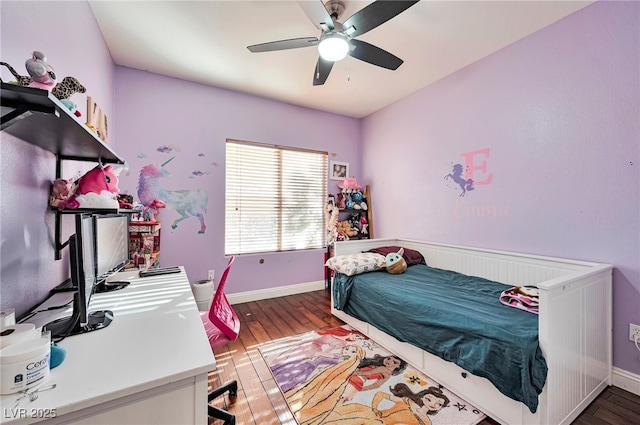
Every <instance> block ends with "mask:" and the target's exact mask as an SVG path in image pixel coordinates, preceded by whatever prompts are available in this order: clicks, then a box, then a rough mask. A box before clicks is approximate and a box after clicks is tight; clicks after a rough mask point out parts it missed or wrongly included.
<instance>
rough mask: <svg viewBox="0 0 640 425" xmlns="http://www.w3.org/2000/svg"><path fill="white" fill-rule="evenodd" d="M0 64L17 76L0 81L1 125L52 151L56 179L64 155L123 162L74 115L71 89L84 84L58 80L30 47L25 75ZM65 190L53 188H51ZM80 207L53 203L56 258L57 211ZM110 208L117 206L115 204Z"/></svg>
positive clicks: (58, 245) (71, 79) (75, 90)
mask: <svg viewBox="0 0 640 425" xmlns="http://www.w3.org/2000/svg"><path fill="white" fill-rule="evenodd" d="M0 64H1V65H3V66H5V67H7V68H8V69H9V70H10V71H11V73H12V74H13V75H14V76H15V77H16V81H14V82H11V83H5V82H4V81H0V82H1V93H0V99H1V103H2V116H1V121H0V130H2V131H5V132H7V133H8V134H11V135H12V136H14V137H16V138H18V139H21V140H23V141H25V142H26V143H29V144H32V145H35V146H38V147H40V148H42V149H44V150H47V151H49V152H51V153H53V154H54V155H55V157H56V179H60V173H61V170H62V161H66V160H72V161H88V162H98V163H100V164H101V165H102V164H124V163H125V160H124V159H123V158H122V157H120V156H119V155H118V154H117V153H115V152H114V151H113V150H112V149H111V148H110V147H109V146H108V145H106V144H105V143H104V142H103V140H101V139H100V137H98V135H97V134H96V132H94V131H92V130H91V129H90V128H89V127H88V126H87V125H86V124H85V123H83V122H82V121H81V120H80V119H79V118H78V116H79V115H81V114H79V111H77V107H76V105H75V104H74V103H73V102H72V101H70V100H69V97H70V96H71V95H72V94H74V93H84V92H85V88H84V87H83V86H82V85H81V84H80V83H79V82H78V81H77V79H76V78H74V77H65V78H64V79H62V80H61V81H60V82H58V81H57V80H56V76H55V75H56V74H55V72H53V67H52V66H51V65H50V64H48V62H47V58H46V56H45V55H44V54H43V53H42V52H39V51H34V52H33V54H32V57H31V58H29V59H28V60H27V61H26V63H25V66H26V68H27V72H28V73H29V75H28V76H27V75H20V74H18V72H17V71H16V70H15V69H13V67H11V66H10V65H9V64H7V63H6V62H0ZM56 181H58V180H56ZM60 183H61V182H58V184H60ZM65 184H66V183H65ZM54 185H55V182H54ZM65 189H66V188H65V187H52V193H53V192H54V191H55V190H62V191H64V190H65ZM83 208H84V206H82V205H79V206H75V208H74V207H72V208H70V209H64V208H55V211H56V220H55V245H56V246H55V250H56V252H55V259H56V260H59V259H60V258H61V253H60V251H61V249H62V247H63V245H62V244H61V242H60V239H61V227H62V225H61V214H62V213H63V212H64V213H79V212H83V211H84V209H83ZM90 208H91V209H93V207H90ZM114 208H115V210H117V209H118V206H117V205H116V206H115V207H114Z"/></svg>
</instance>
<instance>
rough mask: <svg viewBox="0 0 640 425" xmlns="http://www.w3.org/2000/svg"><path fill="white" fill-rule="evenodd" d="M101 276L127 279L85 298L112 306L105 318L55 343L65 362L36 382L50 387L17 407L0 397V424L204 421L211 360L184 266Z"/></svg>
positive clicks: (98, 306)
mask: <svg viewBox="0 0 640 425" xmlns="http://www.w3.org/2000/svg"><path fill="white" fill-rule="evenodd" d="M109 280H129V281H131V284H130V285H129V286H127V287H126V288H124V289H121V290H119V291H114V292H110V293H103V294H95V295H94V297H93V298H92V304H91V310H92V311H93V310H103V309H109V310H112V311H113V314H114V319H113V322H112V323H111V324H110V325H109V326H108V327H106V328H104V329H100V330H97V331H94V332H89V333H85V334H80V335H75V336H71V337H68V338H66V339H65V340H63V341H62V342H61V343H60V346H61V347H64V348H65V350H66V359H65V360H64V362H63V363H62V364H61V365H60V366H58V367H57V368H55V369H52V370H51V375H50V377H49V380H48V381H47V383H44V384H43V385H42V387H43V388H44V387H48V386H49V385H50V384H56V388H54V389H52V390H49V391H43V392H41V393H40V394H39V397H38V399H37V400H35V401H32V402H30V401H29V399H28V398H25V399H23V400H22V401H21V402H20V404H19V405H18V406H17V407H16V406H15V405H16V400H17V399H18V396H19V395H18V394H12V395H8V396H3V397H0V405H1V406H0V407H1V409H0V423H2V424H5V423H6V424H28V423H34V422H39V421H43V420H44V421H46V423H47V424H58V423H61V424H62V423H82V424H91V425H96V424H136V425H137V424H154V425H155V424H172V425H175V424H206V423H207V373H208V372H209V371H211V370H214V369H215V358H214V357H213V353H212V351H211V347H210V346H209V341H208V340H207V336H206V334H205V331H204V327H203V325H202V322H201V320H200V313H199V311H198V309H197V306H196V303H195V301H194V299H193V295H192V292H191V287H190V285H189V280H188V278H187V275H186V273H185V272H184V268H183V269H182V273H179V274H169V275H163V276H157V277H147V278H139V277H137V271H131V272H122V273H119V274H117V275H114V276H113V277H112V278H111V279H109ZM71 294H72V293H61V294H56V295H55V296H54V297H53V298H50V299H49V300H47V301H46V302H45V303H44V304H43V305H41V306H40V307H39V308H46V307H49V306H53V305H60V304H63V303H64V302H65V299H67V300H68V299H70V297H71ZM69 311H70V310H69ZM66 314H67V315H68V312H67V313H66ZM54 315H55V316H64V315H65V313H64V311H61V312H60V313H55V314H54ZM38 316H40V314H39V315H38ZM38 316H36V317H34V318H32V319H29V320H28V322H31V323H36V326H42V325H43V324H46V323H48V322H49V321H50V320H51V314H50V313H48V315H47V317H38ZM54 318H55V317H54ZM42 322H44V323H42ZM47 414H48V416H49V417H48V418H38V417H32V416H33V415H40V416H45V415H47ZM52 415H55V417H53V418H51V416H52Z"/></svg>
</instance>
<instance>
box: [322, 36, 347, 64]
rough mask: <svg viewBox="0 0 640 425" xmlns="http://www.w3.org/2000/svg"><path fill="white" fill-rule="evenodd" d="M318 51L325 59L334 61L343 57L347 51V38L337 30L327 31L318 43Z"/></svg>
mask: <svg viewBox="0 0 640 425" xmlns="http://www.w3.org/2000/svg"><path fill="white" fill-rule="evenodd" d="M318 53H320V56H321V57H322V59H324V60H326V61H331V62H336V61H339V60H342V59H344V58H345V57H346V56H347V53H349V39H348V37H347V36H346V35H344V34H342V33H339V32H333V31H332V32H328V33H326V34H325V35H324V36H322V39H321V40H320V43H319V44H318Z"/></svg>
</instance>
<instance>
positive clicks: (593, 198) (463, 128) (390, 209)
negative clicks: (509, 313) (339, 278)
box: [362, 2, 640, 373]
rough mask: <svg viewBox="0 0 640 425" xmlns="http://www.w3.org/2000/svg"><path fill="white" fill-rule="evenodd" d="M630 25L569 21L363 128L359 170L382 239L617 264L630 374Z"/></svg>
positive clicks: (620, 326)
mask: <svg viewBox="0 0 640 425" xmlns="http://www.w3.org/2000/svg"><path fill="white" fill-rule="evenodd" d="M639 22H640V4H638V3H632V2H606V3H596V4H594V5H591V6H589V7H587V8H585V9H584V10H581V11H578V12H576V13H575V14H573V15H571V16H569V17H567V18H565V19H563V20H561V21H560V22H558V23H556V24H554V25H552V26H550V27H547V28H546V29H543V30H541V31H539V32H537V33H535V34H533V35H531V36H529V37H527V38H525V39H523V40H521V41H519V42H517V43H514V44H512V45H511V46H509V47H507V48H505V49H503V50H500V51H498V52H497V53H495V54H493V55H491V56H490V57H488V58H485V59H483V60H481V61H478V62H477V63H475V64H473V65H470V66H468V67H466V68H464V69H462V70H461V71H459V72H457V73H455V74H453V75H451V76H449V77H447V78H444V79H442V80H440V81H439V82H437V83H435V84H432V85H431V86H429V87H427V88H425V89H423V90H421V91H419V92H417V93H414V94H413V95H411V96H408V97H407V98H405V99H402V100H401V101H399V102H397V103H396V104H394V105H392V106H389V107H387V108H385V109H383V110H381V111H378V112H377V113H375V114H372V115H371V116H369V117H367V118H366V119H364V123H363V140H364V144H363V157H362V161H363V164H364V165H363V167H364V173H363V179H364V180H368V181H370V182H371V185H372V189H371V190H372V193H373V194H374V195H375V209H376V211H375V218H376V236H378V237H391V236H406V237H411V238H415V239H424V240H432V241H440V242H447V243H453V244H462V245H471V246H479V247H488V248H493V249H501V250H513V251H520V252H526V253H532V254H540V255H550V256H560V257H567V258H575V259H581V260H589V261H597V262H604V263H610V264H613V265H614V266H615V272H614V306H615V307H614V364H615V366H617V367H620V368H622V369H625V370H629V371H631V372H633V373H640V363H639V362H638V356H639V355H640V353H638V351H637V350H636V348H635V347H634V346H633V343H632V342H630V341H628V339H627V338H628V324H629V322H632V323H636V324H640V294H639V292H640V282H639V280H640V265H639V259H640V245H639V242H640V238H639V235H640V227H639V225H640V221H639V217H640V210H639V205H640V190H639V187H638V183H639V181H640V175H639V172H638V167H639V166H640V155H639V143H638V135H639V133H640V125H639V121H638V116H639V108H640V106H639V105H640V60H639V57H640V37H638V34H639V33H640V32H639V28H638V24H639ZM456 164H460V165H461V168H462V173H461V175H460V178H461V179H462V180H468V179H469V178H471V179H473V180H474V181H475V182H474V183H473V187H474V190H472V191H468V192H467V193H466V195H465V196H460V194H461V193H462V189H461V187H460V185H459V184H457V183H456V182H455V181H454V180H453V177H448V178H445V176H448V175H449V174H452V175H455V174H456V173H455V172H453V169H454V166H455V165H456Z"/></svg>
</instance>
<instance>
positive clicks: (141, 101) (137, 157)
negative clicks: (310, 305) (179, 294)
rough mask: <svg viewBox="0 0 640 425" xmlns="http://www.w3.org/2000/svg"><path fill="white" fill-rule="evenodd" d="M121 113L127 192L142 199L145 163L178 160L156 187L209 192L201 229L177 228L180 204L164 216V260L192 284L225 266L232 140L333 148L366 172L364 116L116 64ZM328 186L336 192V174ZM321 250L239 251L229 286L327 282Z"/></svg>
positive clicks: (189, 224)
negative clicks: (229, 143) (228, 151)
mask: <svg viewBox="0 0 640 425" xmlns="http://www.w3.org/2000/svg"><path fill="white" fill-rule="evenodd" d="M116 120H117V121H118V130H117V136H118V140H119V141H120V144H119V147H118V152H119V153H120V154H121V155H123V156H124V157H125V158H127V161H128V162H129V172H128V173H127V175H124V174H121V176H120V189H121V191H127V192H129V193H131V194H133V195H134V197H135V198H136V199H138V197H137V185H138V180H139V174H140V170H141V169H142V167H143V166H146V165H149V164H158V165H161V164H163V163H165V162H166V161H167V160H169V159H171V158H173V159H171V162H169V163H167V164H166V165H165V166H164V167H163V168H164V169H165V170H166V171H168V172H169V173H170V174H171V175H170V176H169V177H166V178H162V179H160V180H159V184H160V186H161V187H162V188H163V189H167V190H185V191H190V193H191V195H192V196H194V197H195V196H197V197H198V198H199V199H202V194H203V193H204V192H206V194H207V195H208V202H207V206H206V213H205V214H204V221H205V224H206V230H205V231H204V233H198V232H199V231H200V230H201V224H200V222H199V221H198V220H197V219H196V218H188V219H186V220H184V221H181V222H179V223H177V227H176V228H175V229H173V228H172V226H171V225H172V223H174V221H175V220H176V219H177V218H178V217H179V216H180V215H179V214H178V213H177V208H175V207H172V206H169V207H167V208H165V209H161V210H160V214H159V218H160V221H161V222H162V237H161V245H162V251H161V255H160V261H161V265H163V266H165V265H166V266H169V265H176V264H182V265H184V266H185V268H186V270H187V273H188V275H189V278H190V279H191V280H192V281H195V280H200V279H206V277H207V270H208V269H212V268H213V269H215V270H217V272H218V276H219V273H220V272H222V270H223V268H224V265H225V264H226V259H225V257H224V207H225V200H224V197H225V142H226V139H227V138H231V139H237V140H246V141H253V142H260V143H270V144H278V145H283V146H291V147H296V148H305V149H316V150H321V151H327V152H329V153H330V159H335V160H339V161H345V162H349V163H350V166H351V169H350V172H351V173H352V174H354V175H357V176H359V175H360V160H359V150H360V121H359V120H355V119H352V118H346V117H343V116H339V115H334V114H329V113H324V112H319V111H314V110H311V109H306V108H301V107H296V106H292V105H288V104H284V103H280V102H275V101H272V100H267V99H263V98H258V97H255V96H249V95H244V94H240V93H236V92H231V91H227V90H222V89H218V88H214V87H210V86H205V85H201V84H196V83H191V82H187V81H183V80H179V79H175V78H168V77H164V76H159V75H156V74H151V73H147V72H143V71H138V70H133V69H130V68H124V67H118V68H117V71H116ZM329 190H330V191H331V192H333V193H336V192H337V191H338V189H337V186H336V184H335V182H334V181H332V182H330V184H329ZM197 191H199V192H197ZM196 193H198V194H197V195H196ZM196 209H197V210H199V209H200V208H196ZM323 252H324V251H323V250H306V251H299V252H288V253H280V254H276V253H272V254H260V255H242V256H240V257H238V258H236V261H235V263H234V267H233V270H232V272H231V273H232V275H233V279H232V280H230V281H229V284H228V285H227V287H226V290H227V292H228V293H238V292H247V291H256V290H262V289H268V288H273V287H278V286H284V285H292V284H298V283H306V282H313V281H320V280H323V279H324V274H323V273H324V272H323V268H322V263H323ZM262 259H263V260H264V262H263V263H262V264H261V263H260V260H262Z"/></svg>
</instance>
